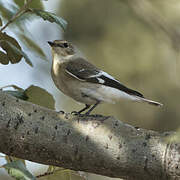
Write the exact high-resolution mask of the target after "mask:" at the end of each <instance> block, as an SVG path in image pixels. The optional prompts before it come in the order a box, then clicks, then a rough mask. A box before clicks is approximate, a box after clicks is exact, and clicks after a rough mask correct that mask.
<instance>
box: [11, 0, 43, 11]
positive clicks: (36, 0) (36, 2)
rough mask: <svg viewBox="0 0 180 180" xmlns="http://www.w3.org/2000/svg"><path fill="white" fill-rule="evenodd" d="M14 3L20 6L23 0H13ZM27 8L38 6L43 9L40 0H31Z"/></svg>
mask: <svg viewBox="0 0 180 180" xmlns="http://www.w3.org/2000/svg"><path fill="white" fill-rule="evenodd" d="M14 3H15V4H16V5H17V6H18V7H19V8H21V7H22V6H23V5H24V0H14ZM28 7H29V8H38V9H42V10H43V9H44V6H43V3H42V0H32V2H31V3H30V4H29V6H28Z"/></svg>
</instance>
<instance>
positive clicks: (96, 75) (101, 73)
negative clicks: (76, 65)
mask: <svg viewBox="0 0 180 180" xmlns="http://www.w3.org/2000/svg"><path fill="white" fill-rule="evenodd" d="M102 75H103V76H105V77H107V78H109V79H112V80H114V81H116V82H119V81H118V80H116V79H115V78H114V77H112V76H111V75H109V74H108V73H106V72H104V71H99V73H98V74H94V75H91V76H89V77H97V79H98V80H99V82H100V81H101V80H103V79H101V80H100V78H98V77H100V76H102ZM103 81H104V80H103ZM101 82H102V81H101ZM101 82H100V83H101ZM104 82H105V81H104Z"/></svg>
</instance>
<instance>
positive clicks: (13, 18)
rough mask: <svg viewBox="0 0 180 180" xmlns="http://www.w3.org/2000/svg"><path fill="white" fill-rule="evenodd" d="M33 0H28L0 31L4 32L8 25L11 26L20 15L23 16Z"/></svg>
mask: <svg viewBox="0 0 180 180" xmlns="http://www.w3.org/2000/svg"><path fill="white" fill-rule="evenodd" d="M31 1H32V0H27V2H25V4H24V6H23V7H22V8H21V9H20V10H19V11H18V12H17V13H16V14H15V15H14V16H13V17H12V18H11V19H10V20H9V21H8V22H7V23H6V24H5V25H4V26H3V27H2V28H1V29H0V31H1V32H2V31H3V30H4V29H6V27H7V26H9V24H11V23H12V22H14V21H15V20H16V19H17V18H18V17H20V16H22V15H23V14H24V13H26V12H27V7H28V4H29V3H31Z"/></svg>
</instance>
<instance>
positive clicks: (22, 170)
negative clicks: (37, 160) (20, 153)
mask: <svg viewBox="0 0 180 180" xmlns="http://www.w3.org/2000/svg"><path fill="white" fill-rule="evenodd" d="M3 167H4V168H5V169H6V170H7V172H8V174H9V175H10V176H11V177H14V178H15V179H16V180H36V178H35V177H34V176H33V175H32V174H31V173H30V172H29V171H28V170H27V169H26V167H25V165H24V164H23V162H22V161H20V160H17V161H13V162H10V163H7V164H5V165H3Z"/></svg>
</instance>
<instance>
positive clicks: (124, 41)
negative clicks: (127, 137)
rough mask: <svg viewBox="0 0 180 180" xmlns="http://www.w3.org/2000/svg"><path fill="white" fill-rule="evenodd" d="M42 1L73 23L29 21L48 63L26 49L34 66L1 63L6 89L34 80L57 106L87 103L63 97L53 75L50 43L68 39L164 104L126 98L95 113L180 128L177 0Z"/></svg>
mask: <svg viewBox="0 0 180 180" xmlns="http://www.w3.org/2000/svg"><path fill="white" fill-rule="evenodd" d="M1 1H2V0H1ZM43 4H44V6H45V9H46V10H48V11H51V12H53V13H56V14H57V15H59V16H61V17H63V18H64V19H65V20H66V21H67V22H68V28H67V30H66V32H65V33H63V31H62V30H61V29H60V28H59V27H58V26H57V25H55V24H51V23H48V22H44V21H42V20H36V19H34V20H33V21H29V22H28V23H27V26H28V30H29V32H30V33H31V35H32V39H33V40H35V41H37V43H38V44H39V46H41V47H42V49H43V50H44V52H45V53H46V56H47V59H48V61H43V60H42V58H40V57H38V56H36V55H34V54H33V52H30V51H29V50H28V49H26V48H25V49H24V51H25V52H26V53H28V54H29V56H30V58H31V60H32V62H33V64H34V68H31V67H29V66H28V65H27V64H25V63H24V62H23V61H21V62H20V63H19V64H15V65H11V64H9V65H6V66H5V65H0V77H1V78H0V79H1V81H0V86H1V87H2V86H6V85H9V84H15V85H18V86H20V87H22V88H27V87H28V86H30V85H31V84H34V85H37V86H40V87H42V88H44V89H46V90H47V91H49V92H50V93H51V94H53V96H54V98H55V101H56V109H57V110H65V111H66V112H71V111H78V110H80V109H81V108H82V107H83V106H84V105H80V104H78V103H76V102H75V101H74V100H72V99H70V98H69V97H67V96H65V95H63V94H62V93H61V92H60V91H59V90H58V89H57V88H56V87H55V85H54V84H53V82H52V79H51V77H50V68H51V52H50V48H49V47H48V44H47V41H49V40H55V39H67V40H69V41H71V42H73V43H74V44H76V45H77V47H78V48H79V49H80V50H81V52H82V53H83V54H84V55H85V56H86V57H87V58H88V59H89V61H90V62H91V63H93V64H95V65H96V66H98V67H99V68H101V69H103V70H104V71H106V72H108V73H109V74H111V75H112V76H114V77H115V78H116V79H118V80H119V81H120V82H121V83H123V84H125V85H126V86H128V87H129V88H132V89H135V90H137V91H139V92H141V93H143V94H144V96H145V97H147V98H149V99H152V100H155V101H159V102H161V103H163V104H164V106H163V107H162V108H157V107H153V106H150V105H148V104H138V103H132V102H124V101H123V102H119V103H117V104H115V105H113V104H103V105H100V106H98V107H97V108H96V109H95V111H94V113H98V114H103V115H106V116H109V115H110V116H114V117H115V118H117V119H119V120H121V121H123V122H126V123H129V124H131V125H133V126H138V127H142V128H146V129H152V130H157V131H161V132H162V131H170V130H176V129H177V128H178V127H179V126H180V111H179V101H178V99H179V100H180V58H179V49H180V23H179V22H180V21H179V19H180V2H179V1H178V0H151V1H150V0H133V1H131V0H126V1H124V0H113V1H110V0H98V1H96V0H84V1H82V0H76V1H70V0H61V1H58V0H56V1H55V0H54V1H44V2H43ZM37 32H38V33H37ZM14 36H16V33H14ZM92 176H93V175H89V179H101V178H102V177H100V176H93V177H92Z"/></svg>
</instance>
